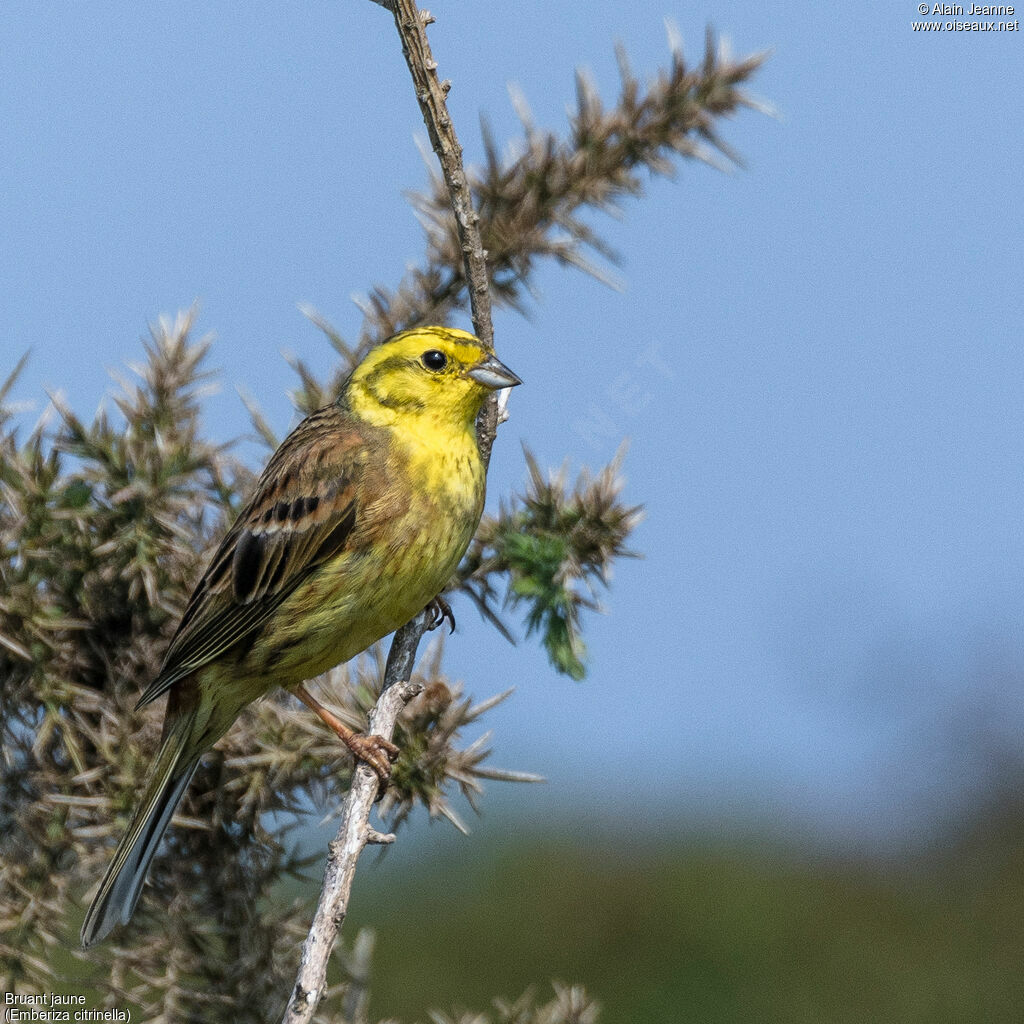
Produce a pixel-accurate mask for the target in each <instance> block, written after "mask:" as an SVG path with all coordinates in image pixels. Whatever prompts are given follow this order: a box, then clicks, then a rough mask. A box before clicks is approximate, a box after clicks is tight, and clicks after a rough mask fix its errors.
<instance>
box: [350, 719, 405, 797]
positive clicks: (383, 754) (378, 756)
mask: <svg viewBox="0 0 1024 1024" xmlns="http://www.w3.org/2000/svg"><path fill="white" fill-rule="evenodd" d="M345 745H346V746H347V747H348V749H349V750H351V751H352V754H353V755H354V757H355V758H356V760H357V761H362V762H363V763H364V764H367V765H369V766H370V767H371V768H372V769H373V770H374V772H375V773H376V775H377V778H378V780H379V781H380V787H379V789H378V791H377V799H378V800H379V799H380V798H381V797H382V796H383V795H384V791H385V790H386V789H387V788H388V779H390V778H391V765H392V762H394V761H397V760H398V755H399V754H400V753H401V751H400V750H399V749H398V747H396V746H395V745H394V743H391V742H390V741H389V740H386V739H384V737H383V736H377V735H375V734H371V735H369V736H368V735H367V734H366V733H362V732H357V733H353V734H352V735H351V736H348V737H346V739H345Z"/></svg>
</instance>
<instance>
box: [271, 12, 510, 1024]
mask: <svg viewBox="0 0 1024 1024" xmlns="http://www.w3.org/2000/svg"><path fill="white" fill-rule="evenodd" d="M375 2H377V3H380V5H381V6H383V7H387V8H388V9H389V10H390V11H391V12H392V14H393V15H394V18H395V27H396V28H397V30H398V35H399V38H400V39H401V41H402V53H403V54H404V55H405V60H406V63H407V64H408V66H409V72H410V74H411V75H412V80H413V84H414V86H415V89H416V98H417V100H418V101H419V104H420V110H421V111H422V112H423V120H424V122H425V123H426V126H427V132H428V133H429V135H430V143H431V145H432V146H433V148H434V152H435V153H436V154H437V158H438V160H439V161H440V163H441V170H442V173H443V174H444V180H445V183H446V184H447V186H448V192H449V195H450V197H451V202H452V210H453V211H454V213H455V218H456V221H457V223H458V231H459V238H460V240H461V243H462V258H463V262H464V264H465V268H466V280H467V282H468V284H469V300H470V308H471V310H472V314H473V329H474V330H475V332H476V335H477V337H478V338H479V339H480V340H481V341H482V342H483V343H484V344H485V345H486V346H487V347H488V348H493V346H494V328H493V327H492V325H491V299H490V292H489V290H488V276H487V263H486V253H485V252H484V248H483V244H482V242H481V239H480V229H479V225H478V223H477V219H478V218H477V214H476V211H475V210H474V208H473V197H472V193H471V191H470V188H469V184H468V182H467V181H466V172H465V169H464V168H463V166H462V147H461V146H460V145H459V140H458V138H456V135H455V129H454V127H453V126H452V122H451V118H450V117H449V115H448V107H447V104H446V102H445V97H446V96H447V94H448V90H449V88H450V84H449V83H448V82H440V81H439V80H438V77H437V63H436V62H435V60H434V58H433V55H432V54H431V52H430V44H429V43H428V42H427V33H426V27H427V25H429V24H430V23H431V22H432V21H433V20H434V19H433V18H432V17H431V16H430V14H429V13H428V12H426V11H422V12H421V11H419V10H418V9H417V7H416V4H415V3H414V2H413V0H387V2H383V0H375ZM498 419H499V414H498V403H497V400H496V399H495V398H494V397H493V396H492V397H491V398H490V399H488V401H487V404H486V405H485V407H484V409H483V411H482V412H481V414H480V420H479V421H478V423H477V438H478V441H479V444H480V450H481V453H482V454H483V458H484V462H485V464H486V463H487V462H488V461H489V460H490V454H491V448H492V446H493V444H494V435H495V431H496V430H497V425H498ZM426 624H427V615H426V614H425V613H424V612H421V613H420V614H419V615H417V616H416V617H415V618H414V619H413V620H412V621H411V622H408V623H407V624H406V625H404V626H403V627H402V628H401V629H400V630H398V632H396V633H395V636H394V639H393V640H392V642H391V650H390V652H389V654H388V662H387V668H386V669H385V673H384V686H383V689H382V692H381V695H380V699H379V700H378V701H377V703H376V705H375V706H374V709H373V711H372V712H371V714H370V721H369V726H368V731H369V732H370V733H376V734H377V735H379V736H383V737H384V738H385V739H390V738H391V735H392V733H393V731H394V726H395V721H396V720H397V718H398V716H399V714H400V713H401V711H402V708H404V707H405V705H406V703H408V701H409V700H411V699H412V697H414V696H415V694H416V692H418V687H416V686H411V685H409V684H408V682H407V681H408V679H409V676H410V675H411V674H412V668H413V665H414V663H415V661H416V649H417V647H418V646H419V642H420V639H421V638H422V636H423V633H424V632H425V630H426ZM403 683H404V684H405V685H400V684H403ZM376 793H377V777H376V775H375V774H374V772H373V771H372V770H371V769H370V768H369V767H368V766H366V765H361V766H360V767H359V769H358V771H356V772H355V774H354V775H353V778H352V786H351V789H350V790H349V793H348V796H347V797H346V799H345V806H344V810H343V813H342V821H341V827H340V828H339V830H338V835H337V837H336V838H335V839H334V841H333V842H332V843H331V844H330V847H329V853H328V857H327V868H326V871H325V874H324V885H323V890H322V891H321V893H320V902H319V904H318V905H317V909H316V914H315V915H314V917H313V923H312V925H311V927H310V931H309V935H308V936H307V937H306V941H305V942H304V943H303V947H302V955H301V959H300V963H299V972H298V976H297V978H296V981H295V987H294V988H293V990H292V994H291V998H290V999H289V1001H288V1006H287V1008H286V1009H285V1013H284V1017H283V1019H282V1020H283V1024H308V1022H309V1021H311V1020H312V1019H313V1015H314V1013H315V1012H316V1008H317V1006H318V1005H319V1003H320V1000H321V998H322V997H323V993H324V989H325V988H326V984H327V962H328V960H329V959H330V956H331V952H332V950H333V949H334V943H335V940H336V939H337V936H338V932H339V930H340V929H341V925H342V923H343V921H344V920H345V915H346V913H347V912H348V901H349V894H350V893H351V891H352V880H353V878H354V876H355V869H356V862H357V861H358V859H359V855H360V854H361V853H362V851H363V847H364V846H365V845H366V844H367V842H389V841H390V840H391V839H392V838H393V837H391V836H379V835H377V834H376V833H375V832H374V831H373V830H372V829H371V828H370V827H369V818H370V809H371V807H372V806H373V800H374V797H375V796H376Z"/></svg>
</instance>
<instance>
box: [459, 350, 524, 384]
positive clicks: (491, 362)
mask: <svg viewBox="0 0 1024 1024" xmlns="http://www.w3.org/2000/svg"><path fill="white" fill-rule="evenodd" d="M466 376H467V377H472V378H473V380H475V381H476V382H477V383H478V384H483V386H484V387H485V388H490V389H491V390H492V391H499V390H500V389H501V388H514V387H515V386H516V385H517V384H522V383H523V382H522V381H521V380H520V379H519V378H518V377H517V376H516V375H515V374H514V373H513V372H512V371H511V370H510V369H509V368H508V367H507V366H506V365H505V364H504V363H503V362H501V360H500V359H498V357H497V356H488V357H487V358H486V359H484V360H483V362H480V363H477V364H476V366H474V367H473V369H472V370H467V371H466Z"/></svg>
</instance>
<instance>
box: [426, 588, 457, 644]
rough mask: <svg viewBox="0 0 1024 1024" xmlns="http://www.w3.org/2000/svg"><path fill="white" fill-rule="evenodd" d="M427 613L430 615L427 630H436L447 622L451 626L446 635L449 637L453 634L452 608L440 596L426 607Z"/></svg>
mask: <svg viewBox="0 0 1024 1024" xmlns="http://www.w3.org/2000/svg"><path fill="white" fill-rule="evenodd" d="M427 611H428V612H429V613H430V618H429V619H428V620H427V629H431V630H432V629H437V627H438V626H440V625H441V624H442V623H444V622H445V621H447V622H448V623H449V624H450V626H451V629H450V630H449V633H448V635H449V636H451V634H452V633H454V632H455V613H454V612H453V611H452V606H451V605H450V604H449V603H448V602H447V601H446V600H445V599H444V598H443V597H442V596H441V595H440V594H438V595H437V597H435V598H434V600H433V601H431V602H430V604H428V605H427Z"/></svg>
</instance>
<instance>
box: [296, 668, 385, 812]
mask: <svg viewBox="0 0 1024 1024" xmlns="http://www.w3.org/2000/svg"><path fill="white" fill-rule="evenodd" d="M295 696H296V697H298V698H299V700H301V701H302V703H303V704H305V705H306V707H308V708H309V709H310V710H312V711H313V712H315V713H316V715H317V717H318V718H319V719H320V721H321V722H323V723H324V724H325V725H326V726H327V727H328V728H329V729H330V730H331V731H332V732H334V733H336V734H337V736H338V737H339V738H340V739H341V741H342V743H344V744H345V746H346V747H348V749H349V750H351V751H352V754H353V756H354V757H355V758H356V761H357V762H358V761H363V762H364V763H365V764H368V765H369V766H370V767H371V768H372V769H373V770H374V772H376V774H377V778H378V779H379V780H380V787H379V788H378V790H377V799H378V800H379V799H380V798H381V797H382V796H383V795H384V791H385V790H386V789H387V788H388V779H390V778H391V764H392V762H393V761H396V760H397V759H398V755H399V754H400V753H401V751H400V750H399V749H398V747H396V746H395V745H394V743H392V742H390V741H389V740H386V739H384V737H383V736H377V735H374V734H371V735H367V734H366V733H362V732H356V731H355V729H350V728H349V727H348V726H347V725H346V724H345V723H344V722H343V721H342V720H341V719H340V718H338V716H337V715H335V714H334V712H333V711H331V710H330V709H329V708H325V707H324V706H323V704H321V703H320V701H318V700H317V699H316V698H315V697H314V696H313V695H312V694H311V693H310V692H309V691H308V690H307V689H306V688H305V686H297V687H295Z"/></svg>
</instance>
